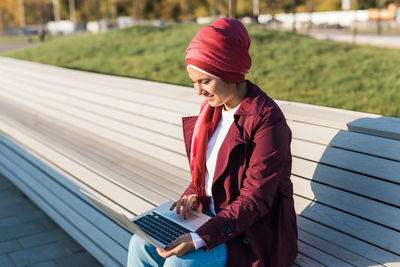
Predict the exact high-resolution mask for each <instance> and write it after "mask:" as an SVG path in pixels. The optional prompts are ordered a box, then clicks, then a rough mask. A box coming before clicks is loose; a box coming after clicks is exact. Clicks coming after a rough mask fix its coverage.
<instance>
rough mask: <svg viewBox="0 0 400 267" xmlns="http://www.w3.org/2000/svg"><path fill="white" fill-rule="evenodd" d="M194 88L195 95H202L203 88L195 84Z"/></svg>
mask: <svg viewBox="0 0 400 267" xmlns="http://www.w3.org/2000/svg"><path fill="white" fill-rule="evenodd" d="M194 89H195V90H196V94H197V95H202V94H203V89H202V88H201V86H200V85H195V86H194Z"/></svg>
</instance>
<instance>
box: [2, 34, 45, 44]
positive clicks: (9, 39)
mask: <svg viewBox="0 0 400 267" xmlns="http://www.w3.org/2000/svg"><path fill="white" fill-rule="evenodd" d="M29 41H30V42H38V41H39V38H38V37H37V36H36V35H32V36H0V44H4V43H25V42H29Z"/></svg>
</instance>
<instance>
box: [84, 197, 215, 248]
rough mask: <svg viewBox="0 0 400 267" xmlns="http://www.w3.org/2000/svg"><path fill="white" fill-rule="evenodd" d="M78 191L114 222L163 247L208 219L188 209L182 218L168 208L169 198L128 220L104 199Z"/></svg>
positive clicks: (170, 202)
mask: <svg viewBox="0 0 400 267" xmlns="http://www.w3.org/2000/svg"><path fill="white" fill-rule="evenodd" d="M80 191H81V192H82V193H83V194H84V195H85V196H87V197H88V198H89V199H90V200H91V201H92V202H93V203H94V204H96V206H98V207H99V208H100V209H102V210H103V211H104V212H105V213H106V214H107V215H108V216H109V217H110V218H112V219H113V220H114V221H115V222H116V223H118V224H119V225H121V226H122V227H123V228H125V229H126V230H127V231H129V232H131V233H132V234H135V235H138V236H140V237H141V238H142V239H144V240H145V241H147V242H148V243H150V244H152V245H153V246H155V247H160V248H164V247H165V246H166V245H167V244H169V243H170V242H172V241H174V240H175V239H176V238H177V237H178V236H180V235H182V234H184V233H189V232H194V231H196V230H197V229H198V228H199V227H200V226H201V225H203V224H204V223H205V222H207V221H208V220H209V219H210V216H207V215H205V214H203V213H200V212H196V211H190V214H189V217H188V218H187V219H186V220H184V219H183V216H182V215H179V214H176V211H175V209H174V210H172V211H171V210H169V208H170V207H171V205H172V203H173V201H172V200H171V201H168V202H166V203H164V204H162V205H161V206H158V207H156V208H154V209H152V210H149V211H147V212H145V213H143V214H140V215H138V216H136V217H135V218H133V219H132V220H130V219H129V218H128V217H126V216H125V215H124V214H123V213H122V212H119V211H117V210H115V209H114V208H113V207H111V205H109V204H108V203H106V202H105V201H103V200H100V199H99V198H97V197H95V196H93V195H91V194H90V193H88V192H86V191H83V190H82V189H81V190H80Z"/></svg>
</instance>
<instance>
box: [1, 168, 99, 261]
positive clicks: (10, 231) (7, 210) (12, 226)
mask: <svg viewBox="0 0 400 267" xmlns="http://www.w3.org/2000/svg"><path fill="white" fill-rule="evenodd" d="M0 266H1V267H8V266H10V267H11V266H30V267H53V266H54V267H56V266H57V267H58V266H65V267H75V266H77V267H78V266H88V267H89V266H93V267H95V266H101V264H100V263H98V262H97V261H96V259H94V258H93V257H92V256H91V255H90V254H89V253H88V252H86V251H85V250H84V249H83V248H82V247H81V246H80V245H79V244H78V243H76V242H75V241H74V240H73V239H72V238H71V237H69V236H68V235H67V234H66V233H65V232H64V231H63V230H62V229H60V228H59V227H58V226H57V225H56V224H55V223H54V222H53V221H52V220H51V219H49V218H48V217H47V215H46V214H45V213H43V212H42V211H41V210H40V209H39V208H38V207H36V206H35V204H33V203H32V202H31V201H30V200H29V199H28V198H27V197H26V196H25V195H24V194H23V193H22V192H21V191H19V189H17V188H16V187H15V186H14V185H13V184H11V183H10V182H9V181H8V180H7V179H6V178H4V177H3V176H2V175H1V174H0Z"/></svg>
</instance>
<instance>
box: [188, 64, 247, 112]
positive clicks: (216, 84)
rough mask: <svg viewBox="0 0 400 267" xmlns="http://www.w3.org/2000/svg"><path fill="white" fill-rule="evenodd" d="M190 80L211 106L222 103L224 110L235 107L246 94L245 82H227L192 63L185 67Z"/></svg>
mask: <svg viewBox="0 0 400 267" xmlns="http://www.w3.org/2000/svg"><path fill="white" fill-rule="evenodd" d="M187 70H188V74H189V77H190V80H191V81H192V83H193V86H194V89H195V90H196V93H197V94H198V95H202V96H204V98H205V99H206V100H207V102H208V104H209V105H210V106H212V107H218V106H222V105H224V109H225V110H231V109H232V108H234V107H236V106H237V105H238V104H239V103H240V101H242V99H243V98H244V95H245V94H246V83H245V82H243V83H229V82H225V81H224V80H222V79H220V78H218V77H216V76H214V75H212V74H209V73H207V72H205V71H202V70H201V69H199V68H197V67H196V66H193V65H188V67H187Z"/></svg>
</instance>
